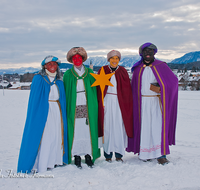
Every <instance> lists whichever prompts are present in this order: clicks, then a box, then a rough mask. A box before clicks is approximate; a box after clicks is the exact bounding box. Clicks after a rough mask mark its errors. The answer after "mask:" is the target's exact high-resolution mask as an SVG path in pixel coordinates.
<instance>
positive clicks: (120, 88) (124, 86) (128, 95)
mask: <svg viewBox="0 0 200 190" xmlns="http://www.w3.org/2000/svg"><path fill="white" fill-rule="evenodd" d="M103 68H104V71H105V73H106V74H108V73H111V72H112V71H111V69H110V68H109V66H108V65H106V66H103ZM101 69H102V68H101ZM101 69H100V70H101ZM100 70H99V72H100ZM115 77H116V81H117V97H118V101H119V106H120V109H121V113H122V118H123V122H124V126H125V130H126V134H127V136H128V137H130V138H132V137H133V97H132V90H131V84H130V79H129V76H128V73H127V71H126V69H125V68H124V67H121V66H119V67H118V69H117V70H116V71H115ZM107 90H108V86H106V87H105V90H104V97H105V95H106V94H107ZM101 93H102V92H101V90H100V88H99V87H97V95H98V107H99V108H98V109H99V119H98V124H99V136H100V137H101V136H103V132H104V131H103V125H104V108H103V105H102V98H101V97H102V96H101Z"/></svg>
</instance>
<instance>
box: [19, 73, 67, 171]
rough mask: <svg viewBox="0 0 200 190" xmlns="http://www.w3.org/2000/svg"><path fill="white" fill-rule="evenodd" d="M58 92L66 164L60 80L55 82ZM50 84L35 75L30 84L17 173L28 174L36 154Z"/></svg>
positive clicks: (65, 131) (63, 101)
mask: <svg viewBox="0 0 200 190" xmlns="http://www.w3.org/2000/svg"><path fill="white" fill-rule="evenodd" d="M55 84H56V85H57V87H58V91H59V95H60V97H59V103H60V107H61V117H62V120H63V129H64V133H63V134H64V137H63V139H64V151H63V152H64V154H63V163H64V164H67V163H68V150H67V149H68V144H67V118H66V99H65V91H64V85H63V82H62V81H61V80H55ZM51 85H52V83H51V82H50V81H49V79H48V77H47V76H44V77H43V76H41V75H39V74H38V75H35V76H34V78H33V81H32V84H31V91H30V96H29V103H28V110H27V117H26V123H25V127H24V133H23V137H22V142H21V148H20V153H19V159H18V168H17V172H22V173H26V172H27V173H30V172H31V170H32V168H33V166H34V163H35V159H36V157H37V154H38V150H39V146H40V142H41V139H42V135H43V131H44V128H45V124H46V120H47V116H48V111H49V102H48V100H49V92H50V86H51Z"/></svg>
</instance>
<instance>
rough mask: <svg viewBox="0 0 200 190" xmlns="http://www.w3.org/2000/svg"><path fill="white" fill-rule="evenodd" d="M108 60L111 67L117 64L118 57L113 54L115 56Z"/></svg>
mask: <svg viewBox="0 0 200 190" xmlns="http://www.w3.org/2000/svg"><path fill="white" fill-rule="evenodd" d="M109 61H110V66H111V67H112V68H116V67H117V65H118V64H119V57H118V56H116V55H115V56H113V57H111V58H110V60H109Z"/></svg>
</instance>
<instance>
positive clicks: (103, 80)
mask: <svg viewBox="0 0 200 190" xmlns="http://www.w3.org/2000/svg"><path fill="white" fill-rule="evenodd" d="M90 74H91V75H92V76H93V77H94V78H95V79H96V81H95V82H94V83H93V84H92V86H91V87H93V86H100V89H101V95H102V104H103V107H104V89H105V86H106V85H107V86H113V84H112V83H111V82H110V81H109V79H110V78H111V77H112V75H114V73H110V74H105V71H104V68H103V67H102V68H101V71H100V73H99V74H94V73H90Z"/></svg>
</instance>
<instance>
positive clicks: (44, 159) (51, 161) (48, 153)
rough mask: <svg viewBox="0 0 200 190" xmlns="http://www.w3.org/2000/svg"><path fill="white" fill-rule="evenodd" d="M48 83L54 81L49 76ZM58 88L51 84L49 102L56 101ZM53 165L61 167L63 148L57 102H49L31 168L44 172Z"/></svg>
mask: <svg viewBox="0 0 200 190" xmlns="http://www.w3.org/2000/svg"><path fill="white" fill-rule="evenodd" d="M49 79H50V81H51V82H52V81H53V80H54V78H53V77H50V76H49ZM58 99H59V92H58V87H57V86H56V85H55V84H53V85H52V86H51V89H50V93H49V100H58ZM55 165H63V146H62V133H61V114H60V108H59V105H58V103H57V102H51V101H49V112H48V116H47V121H46V125H45V128H44V132H43V136H42V140H41V144H40V149H39V152H38V155H37V158H36V161H35V164H34V166H33V169H34V170H36V169H37V172H44V171H46V170H47V168H54V166H55Z"/></svg>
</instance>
